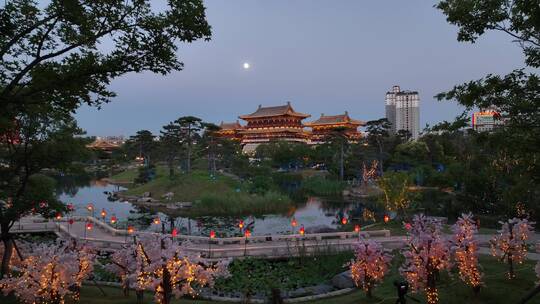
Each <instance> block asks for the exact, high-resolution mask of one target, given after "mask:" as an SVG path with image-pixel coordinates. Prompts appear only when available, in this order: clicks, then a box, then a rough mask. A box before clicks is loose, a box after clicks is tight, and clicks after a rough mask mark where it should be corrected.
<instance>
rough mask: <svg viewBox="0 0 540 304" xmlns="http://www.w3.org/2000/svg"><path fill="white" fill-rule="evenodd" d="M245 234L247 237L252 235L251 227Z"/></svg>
mask: <svg viewBox="0 0 540 304" xmlns="http://www.w3.org/2000/svg"><path fill="white" fill-rule="evenodd" d="M244 236H245V237H246V238H248V237H250V236H251V231H249V229H246V231H245V232H244Z"/></svg>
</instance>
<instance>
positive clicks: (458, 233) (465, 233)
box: [452, 213, 482, 293]
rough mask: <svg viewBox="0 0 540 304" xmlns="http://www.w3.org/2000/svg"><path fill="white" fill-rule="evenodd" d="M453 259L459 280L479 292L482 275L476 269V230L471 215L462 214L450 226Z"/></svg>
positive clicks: (477, 268)
mask: <svg viewBox="0 0 540 304" xmlns="http://www.w3.org/2000/svg"><path fill="white" fill-rule="evenodd" d="M452 231H453V233H454V235H453V245H454V246H453V249H454V257H455V261H456V264H457V267H458V270H459V278H460V279H461V280H462V281H463V282H465V283H466V284H467V285H469V286H471V287H472V288H473V291H474V292H475V293H478V292H479V291H480V286H481V285H482V273H481V272H480V269H479V267H478V239H477V237H476V234H477V233H478V228H477V225H476V221H475V220H474V219H473V215H472V214H471V213H468V214H462V215H461V217H460V218H458V220H457V221H456V223H455V224H454V225H453V226H452Z"/></svg>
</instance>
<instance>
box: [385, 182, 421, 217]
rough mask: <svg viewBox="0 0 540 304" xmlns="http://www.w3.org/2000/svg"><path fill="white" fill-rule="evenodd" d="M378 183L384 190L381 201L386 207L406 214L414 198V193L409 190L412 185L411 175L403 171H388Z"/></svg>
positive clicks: (400, 213)
mask: <svg viewBox="0 0 540 304" xmlns="http://www.w3.org/2000/svg"><path fill="white" fill-rule="evenodd" d="M378 183H379V187H380V188H381V190H382V192H383V193H382V195H381V197H380V203H381V204H382V205H383V206H384V208H385V209H386V210H389V211H395V212H397V213H398V214H399V215H401V216H402V215H404V212H405V210H406V209H407V208H409V206H410V204H411V201H412V199H413V194H412V192H411V191H410V190H409V187H411V186H412V184H411V179H410V177H409V175H407V174H406V173H403V172H387V173H386V174H385V175H384V176H383V177H381V178H380V179H379V181H378Z"/></svg>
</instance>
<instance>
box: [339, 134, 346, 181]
mask: <svg viewBox="0 0 540 304" xmlns="http://www.w3.org/2000/svg"><path fill="white" fill-rule="evenodd" d="M343 145H344V144H343V142H342V143H341V149H340V153H339V179H340V180H341V181H343V179H344V178H345V172H344V171H345V169H344V168H343V158H344V155H343V154H344V153H345V152H344V151H343V150H344V149H343Z"/></svg>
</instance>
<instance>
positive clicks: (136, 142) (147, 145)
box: [126, 130, 157, 163]
mask: <svg viewBox="0 0 540 304" xmlns="http://www.w3.org/2000/svg"><path fill="white" fill-rule="evenodd" d="M155 138H156V136H155V135H154V134H152V132H150V131H148V130H140V131H137V133H135V135H133V136H130V137H129V139H128V140H127V142H126V145H127V146H128V149H129V150H130V151H131V153H132V154H135V155H137V157H140V158H143V159H144V161H145V162H146V163H150V161H151V159H152V156H153V154H154V153H155V151H156V148H157V143H156V141H155Z"/></svg>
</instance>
